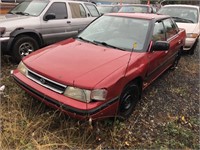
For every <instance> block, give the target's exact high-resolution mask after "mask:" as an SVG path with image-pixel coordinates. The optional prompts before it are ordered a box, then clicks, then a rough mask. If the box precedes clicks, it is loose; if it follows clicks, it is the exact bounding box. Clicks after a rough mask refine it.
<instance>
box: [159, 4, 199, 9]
mask: <svg viewBox="0 0 200 150" xmlns="http://www.w3.org/2000/svg"><path fill="white" fill-rule="evenodd" d="M162 7H191V8H199V6H197V5H183V4H174V5H165V6H162Z"/></svg>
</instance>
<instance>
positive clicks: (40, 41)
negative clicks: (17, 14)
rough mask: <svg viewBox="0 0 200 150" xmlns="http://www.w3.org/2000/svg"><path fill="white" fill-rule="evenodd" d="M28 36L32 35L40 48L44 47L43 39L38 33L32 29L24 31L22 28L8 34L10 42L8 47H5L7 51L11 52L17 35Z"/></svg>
mask: <svg viewBox="0 0 200 150" xmlns="http://www.w3.org/2000/svg"><path fill="white" fill-rule="evenodd" d="M21 34H23V35H29V36H32V35H34V36H35V37H36V38H37V41H38V44H39V46H40V47H42V46H43V45H44V41H43V38H42V36H41V34H40V33H39V32H37V31H36V30H33V29H24V28H16V29H15V30H14V31H12V32H11V33H10V40H9V41H8V46H7V51H10V50H11V47H12V45H13V42H14V40H15V37H16V36H18V35H21Z"/></svg>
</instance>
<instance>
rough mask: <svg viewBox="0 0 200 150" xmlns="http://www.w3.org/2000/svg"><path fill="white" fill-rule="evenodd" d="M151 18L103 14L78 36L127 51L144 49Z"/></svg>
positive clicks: (81, 38) (94, 42) (84, 39)
mask: <svg viewBox="0 0 200 150" xmlns="http://www.w3.org/2000/svg"><path fill="white" fill-rule="evenodd" d="M148 28H149V20H144V19H135V18H127V17H117V16H107V15H105V16H102V17H100V18H99V19H97V20H96V21H94V22H93V23H92V24H90V25H89V26H88V27H87V28H86V29H85V30H84V31H83V32H82V33H80V34H79V35H78V38H79V39H80V40H83V41H87V42H91V43H93V44H101V45H102V46H107V47H113V48H118V49H121V50H126V51H132V50H134V51H143V47H144V44H145V41H146V36H147V30H148Z"/></svg>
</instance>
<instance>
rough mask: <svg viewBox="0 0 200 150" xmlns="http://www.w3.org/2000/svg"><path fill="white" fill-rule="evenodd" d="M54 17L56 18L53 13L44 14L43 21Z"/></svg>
mask: <svg viewBox="0 0 200 150" xmlns="http://www.w3.org/2000/svg"><path fill="white" fill-rule="evenodd" d="M55 18H56V15H55V14H54V13H50V14H46V15H45V16H44V21H48V20H52V19H55Z"/></svg>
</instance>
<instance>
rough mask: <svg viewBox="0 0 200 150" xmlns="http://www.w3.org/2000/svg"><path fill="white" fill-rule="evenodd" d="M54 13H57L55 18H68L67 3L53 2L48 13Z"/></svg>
mask: <svg viewBox="0 0 200 150" xmlns="http://www.w3.org/2000/svg"><path fill="white" fill-rule="evenodd" d="M49 13H54V14H55V15H56V18H55V19H66V18H67V8H66V4H65V3H62V2H59V3H57V2H56V3H53V4H52V5H51V6H50V7H49V9H48V10H47V12H46V14H49Z"/></svg>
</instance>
